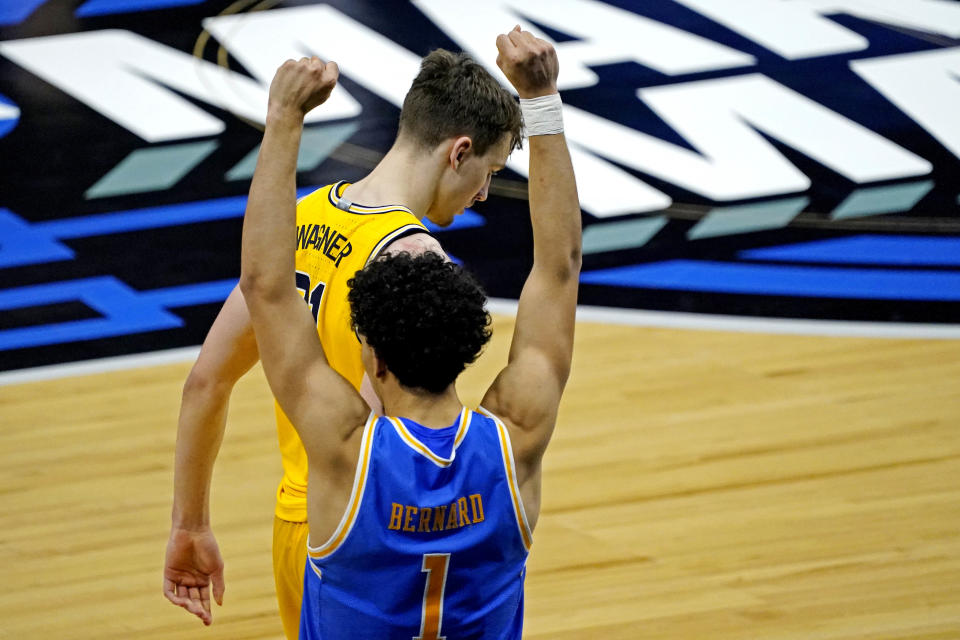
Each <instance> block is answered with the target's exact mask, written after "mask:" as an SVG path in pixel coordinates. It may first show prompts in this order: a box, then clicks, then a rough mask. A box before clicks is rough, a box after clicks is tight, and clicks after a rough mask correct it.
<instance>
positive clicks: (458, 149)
mask: <svg viewBox="0 0 960 640" xmlns="http://www.w3.org/2000/svg"><path fill="white" fill-rule="evenodd" d="M472 148H473V140H471V139H470V136H460V137H459V138H455V139H454V141H453V144H451V145H450V157H449V161H450V167H451V168H452V169H453V170H454V171H456V170H458V169H459V168H460V165H461V164H463V161H464V160H465V159H466V157H467V155H469V153H470V150H471V149H472Z"/></svg>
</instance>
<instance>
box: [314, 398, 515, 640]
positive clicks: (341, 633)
mask: <svg viewBox="0 0 960 640" xmlns="http://www.w3.org/2000/svg"><path fill="white" fill-rule="evenodd" d="M480 411H483V413H481V412H477V411H468V410H467V409H464V410H463V411H462V412H461V414H460V417H459V419H458V420H457V422H455V423H454V424H453V425H451V426H450V427H447V428H445V429H429V428H427V427H424V426H422V425H419V424H417V423H415V422H412V421H410V420H407V419H404V418H392V417H374V416H371V417H370V419H369V420H368V421H367V424H366V425H365V426H364V431H363V438H362V441H361V446H360V458H359V461H358V463H357V472H356V476H355V478H354V484H353V493H352V495H351V496H350V501H349V503H348V504H347V508H346V511H345V513H344V516H343V519H342V520H341V521H340V525H339V526H338V527H337V530H336V531H334V533H333V535H332V536H331V537H330V539H329V540H328V541H327V542H326V543H324V544H323V545H320V546H318V547H313V546H309V545H308V547H307V551H308V557H307V568H306V575H305V576H304V588H303V609H302V612H301V616H300V638H301V640H319V639H323V640H331V639H337V638H378V639H379V638H383V639H394V638H396V639H400V640H439V639H440V638H446V639H447V640H467V639H468V638H478V639H479V638H483V639H486V640H492V639H500V638H504V639H511V640H512V639H517V640H519V638H520V635H521V628H522V625H523V579H524V571H525V566H526V559H527V553H528V551H529V548H530V543H531V534H530V528H529V526H528V523H527V520H526V515H525V513H524V511H523V504H522V502H521V499H520V491H519V486H518V484H517V478H516V472H515V466H514V462H513V454H512V449H511V448H510V437H509V434H508V433H507V429H506V428H505V427H504V425H503V423H502V422H500V421H499V420H498V419H496V418H495V417H493V416H492V415H491V414H489V413H487V412H485V411H484V410H483V409H481V410H480Z"/></svg>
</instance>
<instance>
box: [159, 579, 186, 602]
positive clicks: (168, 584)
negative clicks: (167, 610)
mask: <svg viewBox="0 0 960 640" xmlns="http://www.w3.org/2000/svg"><path fill="white" fill-rule="evenodd" d="M163 595H164V596H166V598H167V600H169V601H170V602H172V603H173V604H176V605H179V604H182V602H183V600H182V599H181V598H180V597H179V596H177V584H176V583H175V582H174V581H173V580H171V579H170V578H164V579H163Z"/></svg>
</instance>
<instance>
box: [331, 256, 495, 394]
mask: <svg viewBox="0 0 960 640" xmlns="http://www.w3.org/2000/svg"><path fill="white" fill-rule="evenodd" d="M347 284H348V285H349V287H350V293H349V295H348V299H349V301H350V314H351V320H352V322H353V326H354V329H355V330H356V331H357V333H359V334H362V335H363V336H364V337H365V338H366V340H367V344H369V345H370V346H371V347H372V348H373V350H374V352H375V353H376V354H377V357H379V358H380V359H381V360H383V361H384V363H385V364H386V366H387V368H388V369H389V370H390V372H391V373H393V375H394V376H396V378H397V380H398V381H399V382H400V384H401V385H403V386H404V387H407V388H409V389H412V390H423V391H426V392H428V393H440V392H442V391H443V390H445V389H446V388H447V387H449V386H450V385H451V384H452V383H453V382H454V381H455V380H456V379H457V376H459V375H460V372H462V371H463V370H464V369H465V368H466V366H467V365H468V364H470V363H471V362H473V361H474V360H476V359H477V356H479V355H480V351H481V349H483V346H484V345H485V344H486V343H487V341H488V340H489V339H490V330H489V328H488V327H489V326H490V314H488V313H487V311H486V309H484V304H485V303H486V300H487V297H486V294H485V293H484V292H483V289H482V288H481V287H480V284H479V283H478V282H477V281H476V280H475V279H474V278H473V276H471V275H470V274H469V273H467V272H466V271H464V270H463V269H462V268H461V267H459V266H458V265H456V264H453V263H452V262H447V260H446V259H445V258H444V257H443V256H441V255H438V254H436V253H432V252H427V253H423V254H421V255H418V256H411V255H410V254H409V253H405V252H400V253H394V254H389V255H386V256H383V257H381V258H378V259H377V260H374V261H373V262H371V263H370V264H368V265H367V266H366V267H364V268H363V269H362V270H360V271H358V272H357V273H356V275H355V276H354V277H353V278H352V279H351V280H350V281H349V282H348V283H347Z"/></svg>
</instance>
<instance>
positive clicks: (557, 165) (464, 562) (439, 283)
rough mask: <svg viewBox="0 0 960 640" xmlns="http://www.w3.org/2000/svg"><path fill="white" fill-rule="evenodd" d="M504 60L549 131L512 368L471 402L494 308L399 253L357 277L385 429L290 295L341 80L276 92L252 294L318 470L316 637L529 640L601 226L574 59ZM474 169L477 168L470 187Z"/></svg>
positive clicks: (248, 264) (269, 370)
mask: <svg viewBox="0 0 960 640" xmlns="http://www.w3.org/2000/svg"><path fill="white" fill-rule="evenodd" d="M497 47H498V50H499V52H500V55H499V57H498V60H497V63H498V65H500V67H501V68H502V69H503V71H504V72H505V74H506V76H507V77H508V78H509V79H510V81H511V83H512V84H513V85H514V87H515V88H516V89H517V91H518V93H519V94H520V97H521V106H522V108H523V110H524V119H525V124H526V127H527V133H528V136H529V145H530V215H531V222H532V227H533V234H534V262H533V267H532V269H531V272H530V274H529V276H528V278H527V281H526V283H525V285H524V288H523V291H522V293H521V296H520V301H519V306H518V311H517V319H516V327H515V331H514V335H513V342H512V345H511V349H510V355H509V361H508V364H507V366H506V367H505V368H504V369H503V371H502V372H501V373H500V374H499V375H498V376H497V378H496V380H495V381H494V382H493V384H492V386H491V387H490V389H489V390H488V391H487V393H486V394H485V396H484V399H483V404H482V407H481V408H480V409H479V410H478V411H470V410H467V409H465V408H464V407H463V406H462V404H461V403H460V401H459V399H458V397H457V393H456V389H455V386H454V383H455V381H456V378H457V376H458V375H459V373H460V372H461V371H462V370H463V368H464V367H465V366H466V365H467V364H468V363H470V362H472V361H473V360H474V359H475V358H476V357H477V355H478V354H479V352H480V349H481V348H482V346H483V344H484V343H485V342H486V340H487V338H488V335H489V334H488V331H487V328H486V327H487V325H488V323H489V318H488V316H487V314H486V312H485V310H484V302H485V298H484V295H483V293H482V291H481V290H480V289H479V287H478V286H477V284H476V283H475V281H474V280H473V279H472V278H470V277H469V276H468V275H467V274H466V273H465V272H463V271H462V270H461V269H460V268H459V267H457V266H455V265H453V264H451V263H449V262H446V261H445V260H443V258H441V257H439V256H436V255H432V254H422V255H419V256H416V257H411V256H409V255H407V254H403V253H401V254H394V255H388V256H385V257H383V258H380V259H378V260H375V261H373V262H372V263H370V264H368V265H367V266H366V267H365V268H364V269H363V270H361V271H360V272H358V273H357V275H356V276H355V277H354V280H353V282H352V288H351V291H350V294H349V298H350V304H351V310H352V318H353V323H354V326H355V329H356V331H357V333H358V335H359V337H360V339H361V344H362V357H363V365H364V368H365V370H366V372H367V375H368V376H369V377H370V380H371V382H372V384H373V387H374V390H375V391H376V392H377V395H378V396H379V397H380V399H381V400H382V402H383V409H384V414H385V415H384V416H377V415H376V414H374V413H371V412H370V410H369V407H368V405H367V403H366V402H364V400H363V398H362V397H361V396H360V395H359V394H358V393H357V391H356V389H355V388H354V387H353V386H352V385H351V384H350V383H349V382H348V381H347V380H346V379H345V378H343V377H342V376H340V375H339V374H337V373H336V372H335V371H334V370H333V369H332V368H331V367H330V366H329V364H328V363H327V360H326V357H325V354H324V351H323V348H322V346H321V344H320V342H319V341H318V340H317V337H316V330H315V325H314V321H313V319H312V317H311V316H310V314H309V312H307V311H306V310H305V307H304V305H303V302H302V299H301V298H300V297H299V296H298V295H297V293H296V291H295V290H293V289H292V288H291V287H290V278H291V276H290V272H291V271H292V270H293V249H294V242H295V237H294V235H293V234H291V233H290V228H291V226H292V225H293V221H294V216H295V174H296V157H297V148H298V144H299V139H300V134H301V129H302V125H303V118H304V115H305V114H306V113H307V112H308V111H309V110H310V109H312V108H313V107H316V106H318V105H319V104H322V103H323V102H324V101H325V100H326V98H327V97H328V96H329V94H330V91H331V90H332V89H333V86H334V85H335V83H336V78H337V67H336V64H335V63H326V64H324V63H323V62H321V61H319V60H317V59H310V60H308V59H302V60H301V61H299V62H293V61H288V62H287V63H285V64H284V65H283V66H282V67H281V68H280V70H279V71H278V72H277V75H276V76H275V78H274V80H273V83H272V84H271V88H270V107H269V111H268V119H267V127H266V130H265V133H264V139H263V145H262V147H261V151H260V157H259V159H258V163H257V170H256V173H255V175H254V178H253V182H252V185H251V190H250V199H249V202H248V206H247V213H246V218H245V220H244V230H243V250H242V259H241V265H242V269H241V279H240V287H241V290H242V292H243V295H244V297H245V299H246V302H247V306H248V308H249V310H250V315H251V320H252V322H253V326H254V330H255V332H256V339H257V344H258V346H259V350H260V357H261V360H262V362H263V367H264V371H265V373H266V376H267V380H268V382H269V384H270V388H271V389H272V390H273V393H274V395H275V396H276V397H277V399H278V400H279V402H280V404H281V406H282V407H283V409H284V411H285V412H286V414H287V416H289V417H290V419H291V421H292V423H293V425H294V426H295V427H296V429H297V432H298V433H299V435H300V438H301V439H302V441H303V444H304V447H305V449H306V452H307V457H308V460H309V493H308V500H307V509H308V518H309V522H310V542H309V546H308V552H309V556H310V557H309V561H308V565H307V569H306V572H305V573H306V575H305V585H304V597H303V612H302V614H301V630H300V637H301V638H303V639H311V638H326V639H329V638H341V637H343V638H346V637H358V638H418V639H421V640H426V639H428V638H429V639H434V640H436V639H438V638H443V637H448V638H458V639H463V638H519V637H520V634H521V626H522V615H523V577H524V566H525V560H526V555H527V550H528V549H529V546H530V544H531V535H532V530H533V528H534V526H535V525H536V521H537V516H538V514H539V509H540V474H541V460H542V456H543V453H544V451H545V448H546V446H547V443H548V441H549V439H550V435H551V433H552V431H553V428H554V424H555V421H556V417H557V409H558V404H559V401H560V397H561V394H562V391H563V388H564V385H565V383H566V379H567V376H568V373H569V369H570V362H571V356H572V348H573V332H574V318H575V310H576V298H577V282H578V276H579V270H580V254H581V246H580V236H581V230H580V211H579V207H578V199H577V191H576V186H575V182H574V176H573V169H572V166H571V163H570V156H569V153H568V150H567V146H566V141H565V139H564V136H563V134H562V119H561V116H560V112H561V105H560V101H559V95H558V94H557V89H556V78H557V73H558V63H557V58H556V54H555V52H554V50H553V48H552V47H551V46H550V45H549V44H548V43H546V42H543V41H541V40H538V39H536V38H535V37H534V36H533V35H532V34H530V33H527V32H523V31H521V30H520V29H519V27H518V28H517V29H515V30H513V31H511V32H510V33H508V34H505V35H501V36H499V37H498V39H497ZM503 148H504V150H505V152H506V151H508V150H509V144H508V140H506V139H505V140H504V142H503ZM474 170H477V167H472V168H471V167H469V166H467V163H464V166H463V167H462V172H463V173H462V175H461V176H460V178H461V180H462V183H463V184H464V185H466V184H467V183H468V181H469V175H468V174H469V173H470V172H472V171H474Z"/></svg>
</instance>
